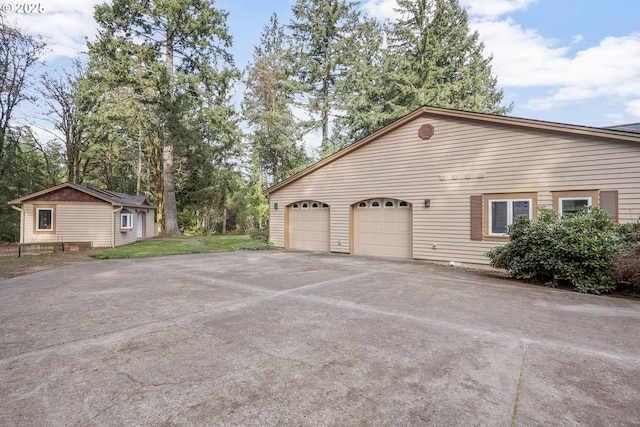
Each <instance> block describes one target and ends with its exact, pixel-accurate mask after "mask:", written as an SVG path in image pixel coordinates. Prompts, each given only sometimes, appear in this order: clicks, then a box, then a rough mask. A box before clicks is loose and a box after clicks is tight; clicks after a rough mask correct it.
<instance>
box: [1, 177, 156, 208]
mask: <svg viewBox="0 0 640 427" xmlns="http://www.w3.org/2000/svg"><path fill="white" fill-rule="evenodd" d="M34 200H46V201H64V202H92V201H93V202H96V201H102V202H106V203H110V204H112V205H114V206H129V207H144V208H149V209H156V208H157V207H156V206H155V205H152V204H151V203H149V201H148V200H147V198H146V197H145V196H135V195H130V194H124V193H118V192H116V191H109V190H102V189H99V188H95V187H90V186H88V185H81V184H72V183H65V184H60V185H57V186H55V187H51V188H47V189H45V190H42V191H38V192H36V193H32V194H29V195H27V196H24V197H20V198H17V199H15V200H11V201H10V202H9V204H11V205H19V204H22V203H25V202H28V201H34Z"/></svg>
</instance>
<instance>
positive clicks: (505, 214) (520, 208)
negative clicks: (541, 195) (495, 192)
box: [489, 199, 533, 236]
mask: <svg viewBox="0 0 640 427" xmlns="http://www.w3.org/2000/svg"><path fill="white" fill-rule="evenodd" d="M532 207H533V202H532V200H531V199H520V200H514V199H503V200H500V199H493V200H489V235H490V236H505V235H506V234H507V227H508V226H509V225H511V224H513V222H514V220H515V219H516V218H517V217H519V216H520V215H526V216H527V218H529V219H532V217H533V209H532Z"/></svg>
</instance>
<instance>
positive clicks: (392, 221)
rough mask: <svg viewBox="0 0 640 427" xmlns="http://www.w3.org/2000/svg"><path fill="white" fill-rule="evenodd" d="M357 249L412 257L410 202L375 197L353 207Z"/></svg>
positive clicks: (372, 252)
mask: <svg viewBox="0 0 640 427" xmlns="http://www.w3.org/2000/svg"><path fill="white" fill-rule="evenodd" d="M353 212H354V230H353V231H354V232H353V236H354V253H356V254H361V255H376V256H388V257H399V258H412V257H413V226H412V214H411V204H410V203H408V202H405V201H402V200H396V199H372V200H364V201H362V202H359V203H356V205H355V207H354V210H353Z"/></svg>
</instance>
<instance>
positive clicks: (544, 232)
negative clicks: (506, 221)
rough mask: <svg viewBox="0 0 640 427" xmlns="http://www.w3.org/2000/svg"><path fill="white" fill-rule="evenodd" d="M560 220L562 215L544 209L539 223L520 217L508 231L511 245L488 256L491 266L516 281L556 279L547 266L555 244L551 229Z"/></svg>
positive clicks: (498, 248) (541, 211) (493, 250)
mask: <svg viewBox="0 0 640 427" xmlns="http://www.w3.org/2000/svg"><path fill="white" fill-rule="evenodd" d="M557 220H558V215H557V214H556V213H555V211H552V210H550V209H543V210H540V212H539V215H538V221H537V222H532V221H531V220H529V218H527V217H526V216H524V215H521V216H519V217H517V218H516V220H515V221H514V223H513V224H512V225H510V226H509V228H508V232H509V235H510V236H511V240H510V242H509V243H508V244H506V245H504V246H498V247H496V248H494V249H492V250H491V251H489V253H487V256H488V257H489V258H490V259H491V265H492V266H493V267H495V268H501V269H504V270H507V271H509V273H510V274H511V276H513V277H515V278H516V279H523V280H539V281H543V282H547V281H549V280H552V279H553V277H554V272H553V271H552V270H550V269H549V268H547V266H546V264H547V258H548V251H549V248H550V247H551V246H552V244H553V242H552V241H551V229H552V228H553V227H554V226H555V223H556V222H557Z"/></svg>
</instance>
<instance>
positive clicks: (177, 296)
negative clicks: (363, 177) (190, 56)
mask: <svg viewBox="0 0 640 427" xmlns="http://www.w3.org/2000/svg"><path fill="white" fill-rule="evenodd" d="M638 402H640V302H637V301H629V300H622V299H614V298H609V297H597V296H591V295H582V294H578V293H575V292H568V291H562V290H554V289H547V288H544V287H537V286H531V285H525V284H520V283H516V282H513V281H508V280H501V279H495V278H488V277H486V276H482V275H476V274H472V273H469V272H465V271H461V270H457V269H454V268H447V267H440V266H434V265H430V264H426V263H421V262H410V261H391V260H380V259H371V258H361V257H353V256H344V255H337V254H317V253H298V252H286V251H270V252H234V253H222V254H199V255H185V256H172V257H155V258H146V259H131V260H113V261H97V262H92V263H87V264H81V265H74V266H67V267H62V268H59V269H56V270H50V271H46V272H40V273H36V274H32V275H29V276H24V277H19V278H15V279H4V280H0V425H2V426H44V425H46V426H68V425H92V426H93V425H96V426H123V425H142V426H158V425H166V426H169V425H171V426H173V425H176V426H177V425H180V426H202V425H224V426H240V425H242V426H267V425H277V426H285V425H286V426H289V425H296V426H298V425H305V426H306V425H309V426H336V425H345V426H352V425H373V426H398V425H404V426H411V425H432V426H470V425H482V426H509V425H518V426H531V425H545V426H550V425H553V426H561V425H602V426H617V425H619V426H623V425H640V405H639V404H638Z"/></svg>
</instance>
